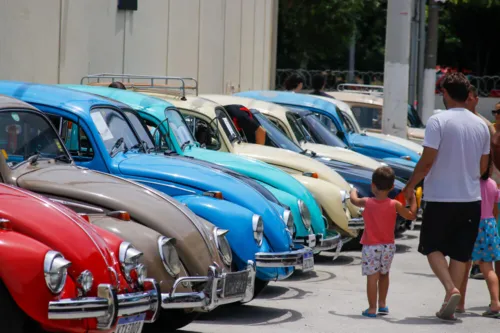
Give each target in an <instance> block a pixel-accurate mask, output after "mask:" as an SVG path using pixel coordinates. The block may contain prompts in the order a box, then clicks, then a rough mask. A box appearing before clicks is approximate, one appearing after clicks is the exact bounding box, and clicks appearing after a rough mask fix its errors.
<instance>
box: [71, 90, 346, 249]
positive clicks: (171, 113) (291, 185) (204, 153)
mask: <svg viewBox="0 0 500 333" xmlns="http://www.w3.org/2000/svg"><path fill="white" fill-rule="evenodd" d="M66 87H69V88H72V89H78V90H82V91H86V92H90V93H95V94H98V95H101V96H105V97H108V98H113V99H115V100H118V101H120V102H123V103H126V104H128V105H129V106H130V107H132V108H134V110H135V111H136V112H137V114H138V115H139V116H140V117H141V119H142V121H143V122H145V124H146V126H148V127H149V129H150V132H151V133H152V134H153V135H154V136H156V137H157V139H156V140H157V141H159V139H158V137H159V136H162V137H163V139H162V140H161V142H157V144H156V145H157V148H159V149H160V154H165V153H168V154H174V152H175V154H178V155H180V156H186V157H190V158H194V159H195V163H202V162H203V161H206V162H213V163H217V164H213V163H206V164H205V165H207V166H208V167H212V168H218V169H219V170H222V171H224V172H227V173H230V174H232V175H233V176H235V177H238V178H239V179H240V180H244V181H245V182H247V183H249V184H252V185H251V186H254V187H255V188H256V189H258V190H259V191H261V192H262V194H263V195H265V196H266V197H267V198H268V199H270V200H272V197H273V196H274V197H275V198H276V199H277V200H278V201H277V203H281V204H284V205H286V206H288V207H290V210H291V212H292V214H293V217H294V221H295V234H294V242H297V243H300V244H303V245H306V246H309V247H311V248H312V249H313V250H314V251H315V252H319V251H324V250H331V249H337V250H338V251H340V248H341V245H340V246H339V244H340V235H338V234H336V235H329V236H326V237H323V233H322V232H321V231H322V230H324V222H323V219H322V216H321V212H320V209H319V207H318V206H317V205H316V202H315V200H314V198H313V197H312V195H311V194H310V193H309V191H307V189H306V188H305V187H304V186H303V185H302V184H301V183H300V182H299V181H297V180H296V179H295V178H293V177H292V176H290V175H288V174H287V173H286V172H284V171H282V170H280V169H278V168H276V167H273V166H271V165H269V164H267V163H263V162H260V161H258V160H255V159H250V158H246V157H243V156H240V155H236V154H229V153H226V152H219V151H214V150H210V149H205V148H201V147H200V145H199V144H198V143H197V142H196V139H195V138H194V136H193V134H192V133H191V132H190V130H189V129H188V126H187V125H186V123H185V121H184V118H183V116H182V115H181V113H180V112H179V111H178V109H177V108H176V107H175V106H174V105H173V104H171V103H169V102H167V101H165V100H163V99H159V98H155V97H151V96H148V95H144V94H140V93H136V92H133V91H130V90H121V89H112V88H107V87H101V86H95V85H80V86H73V85H71V86H66ZM186 143H187V144H186ZM240 173H241V174H240ZM242 174H244V175H246V176H248V177H252V179H254V181H253V182H252V180H250V179H249V178H248V177H243V176H242ZM266 190H268V191H269V192H271V193H270V194H266V193H265V192H266ZM308 206H309V207H312V208H311V209H310V208H308ZM316 212H317V213H316ZM315 213H316V214H317V215H316V216H314V215H312V214H315ZM311 236H313V237H312V238H311Z"/></svg>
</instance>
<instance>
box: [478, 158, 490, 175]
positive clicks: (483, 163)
mask: <svg viewBox="0 0 500 333" xmlns="http://www.w3.org/2000/svg"><path fill="white" fill-rule="evenodd" d="M480 163H481V164H480V165H481V175H484V173H485V172H486V171H487V170H488V164H489V163H490V155H489V154H488V155H482V156H481V162H480Z"/></svg>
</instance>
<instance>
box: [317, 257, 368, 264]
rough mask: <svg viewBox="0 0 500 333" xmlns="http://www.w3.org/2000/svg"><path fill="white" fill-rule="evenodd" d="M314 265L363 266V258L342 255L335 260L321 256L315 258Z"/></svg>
mask: <svg viewBox="0 0 500 333" xmlns="http://www.w3.org/2000/svg"><path fill="white" fill-rule="evenodd" d="M314 264H318V265H319V264H321V265H330V266H345V265H361V257H360V256H356V255H349V256H348V255H340V256H339V257H338V258H337V259H336V260H333V257H331V256H327V255H319V256H316V257H314Z"/></svg>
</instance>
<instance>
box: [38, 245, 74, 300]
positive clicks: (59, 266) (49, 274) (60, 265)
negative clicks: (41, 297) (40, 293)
mask: <svg viewBox="0 0 500 333" xmlns="http://www.w3.org/2000/svg"><path fill="white" fill-rule="evenodd" d="M70 265H71V262H69V261H68V260H66V259H64V257H63V255H62V254H61V253H59V252H57V251H52V250H51V251H48V252H47V254H46V255H45V260H44V261H43V273H44V276H45V283H46V284H47V287H48V288H49V290H50V291H51V292H52V293H54V294H59V293H60V292H61V291H62V290H63V288H64V285H65V284H66V278H67V277H68V267H69V266H70Z"/></svg>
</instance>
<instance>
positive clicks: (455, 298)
mask: <svg viewBox="0 0 500 333" xmlns="http://www.w3.org/2000/svg"><path fill="white" fill-rule="evenodd" d="M461 298H462V296H461V295H460V294H453V295H451V297H450V299H449V300H448V302H444V303H443V305H442V307H441V310H439V311H438V312H436V317H438V318H439V319H442V320H451V321H453V320H457V318H456V317H455V310H456V309H457V305H458V303H459V302H460V299H461Z"/></svg>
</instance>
